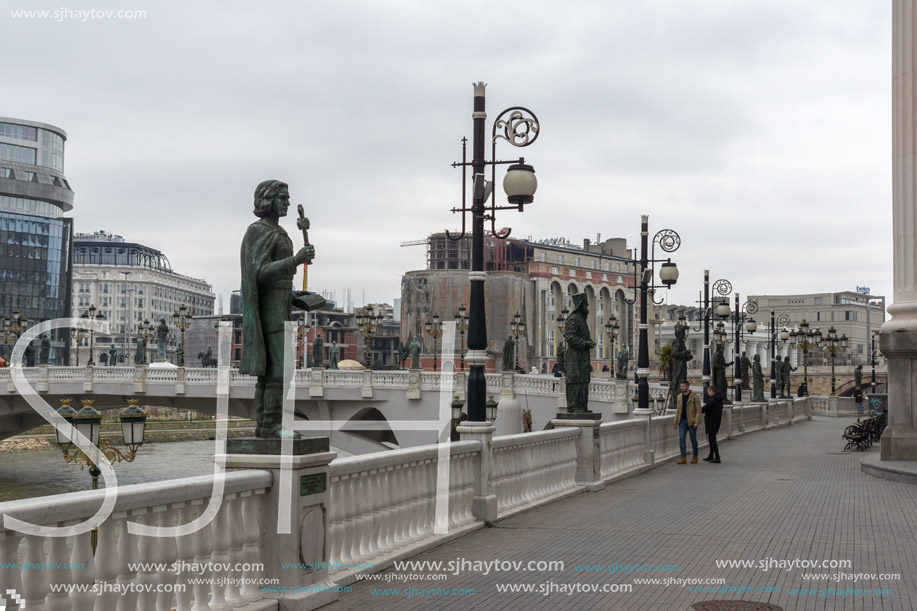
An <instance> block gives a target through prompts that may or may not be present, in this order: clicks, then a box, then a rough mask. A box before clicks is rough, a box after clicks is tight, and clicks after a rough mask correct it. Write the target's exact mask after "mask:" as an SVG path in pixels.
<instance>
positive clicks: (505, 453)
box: [491, 427, 580, 515]
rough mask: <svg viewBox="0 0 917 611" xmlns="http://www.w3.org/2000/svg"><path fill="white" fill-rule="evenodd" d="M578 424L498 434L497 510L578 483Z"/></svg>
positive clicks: (503, 510) (494, 481)
mask: <svg viewBox="0 0 917 611" xmlns="http://www.w3.org/2000/svg"><path fill="white" fill-rule="evenodd" d="M579 435H580V429H578V428H566V427H565V428H558V429H554V430H550V431H539V432H537V433H522V434H520V435H505V436H501V437H494V440H493V461H492V463H491V467H492V473H491V487H492V489H493V491H494V494H496V495H497V514H498V515H499V514H503V513H506V512H507V511H509V510H512V509H516V508H518V507H522V506H524V505H528V504H530V503H534V502H536V501H539V500H541V499H544V498H547V497H550V496H553V495H555V494H558V493H560V492H564V491H566V490H572V489H573V488H575V487H576V441H577V438H578V437H579Z"/></svg>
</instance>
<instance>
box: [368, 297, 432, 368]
mask: <svg viewBox="0 0 917 611" xmlns="http://www.w3.org/2000/svg"><path fill="white" fill-rule="evenodd" d="M437 318H438V317H437ZM381 325H382V312H381V310H380V311H379V312H376V310H375V307H374V306H373V305H372V304H370V305H368V306H366V307H365V308H363V313H362V314H359V315H357V327H359V329H360V333H362V334H363V352H364V353H365V355H366V368H367V369H369V368H370V367H371V366H372V358H371V354H370V352H371V348H372V337H373V335H375V334H376V331H377V330H378V328H379V327H380V326H381Z"/></svg>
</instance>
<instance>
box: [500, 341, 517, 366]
mask: <svg viewBox="0 0 917 611" xmlns="http://www.w3.org/2000/svg"><path fill="white" fill-rule="evenodd" d="M515 368H516V341H515V340H514V339H513V336H512V335H507V336H506V341H505V342H503V371H513V370H514V369H515Z"/></svg>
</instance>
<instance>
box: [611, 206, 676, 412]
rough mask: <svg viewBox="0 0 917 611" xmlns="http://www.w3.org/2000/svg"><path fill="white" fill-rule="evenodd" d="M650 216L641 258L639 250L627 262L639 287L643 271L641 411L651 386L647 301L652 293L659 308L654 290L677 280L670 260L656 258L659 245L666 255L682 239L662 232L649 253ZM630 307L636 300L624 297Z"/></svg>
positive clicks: (643, 218) (642, 233)
mask: <svg viewBox="0 0 917 611" xmlns="http://www.w3.org/2000/svg"><path fill="white" fill-rule="evenodd" d="M649 218H650V217H649V215H646V214H644V215H642V216H641V219H640V259H639V261H638V260H637V252H636V249H635V250H634V253H633V256H634V258H633V260H631V261H628V263H630V264H631V265H633V266H634V284H635V285H636V284H637V269H638V268H639V269H640V280H639V284H640V342H639V346H638V350H637V396H638V405H639V409H640V410H641V411H645V410H649V401H650V394H649V393H650V387H649V381H648V380H647V378H648V377H649V375H650V353H649V336H648V333H647V331H648V328H649V324H648V321H647V309H648V307H649V303H648V298H649V294H650V291H653V303H655V304H657V305H660V304H662V301H656V297H655V289H657V288H662V287H663V286H664V287H665V288H667V289H668V288H671V286H672V285H673V284H675V282H676V281H677V280H678V267H676V266H675V264H674V263H672V260H671V259H668V258H667V259H656V243H657V242H658V243H659V247H660V248H661V249H662V250H664V251H665V252H675V251H676V250H678V247H679V246H681V237H680V236H679V235H678V234H677V233H676V232H675V231H673V230H671V229H662V230H660V231H658V232H656V235H654V236H653V242H652V253H650V250H649V248H650V243H649ZM655 263H661V264H662V265H661V266H660V269H659V280H660V282H661V283H662V284H661V285H657V284H655V269H654V267H653V266H654V264H655ZM624 301H626V302H627V303H628V304H629V305H633V304H634V303H635V302H636V301H637V299H636V296H635V297H634V299H633V300H629V299H627V298H626V297H625V298H624Z"/></svg>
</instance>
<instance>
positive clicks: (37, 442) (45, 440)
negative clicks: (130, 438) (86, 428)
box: [0, 420, 255, 454]
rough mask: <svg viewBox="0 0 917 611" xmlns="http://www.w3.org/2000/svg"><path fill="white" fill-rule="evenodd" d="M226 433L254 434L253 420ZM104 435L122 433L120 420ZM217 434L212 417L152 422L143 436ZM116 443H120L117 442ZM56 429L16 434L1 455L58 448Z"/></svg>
mask: <svg viewBox="0 0 917 611" xmlns="http://www.w3.org/2000/svg"><path fill="white" fill-rule="evenodd" d="M226 425H227V430H226V436H227V437H228V438H230V439H232V438H236V437H251V436H253V435H254V434H255V423H254V422H253V421H251V420H231V421H229V422H227V423H226ZM102 436H103V437H114V438H115V439H116V440H117V439H118V438H119V437H120V436H121V425H120V424H119V423H108V422H106V423H103V425H102ZM215 437H216V422H215V421H213V420H196V421H191V422H187V421H181V422H175V421H171V422H170V421H163V422H157V421H155V420H154V421H149V422H147V430H146V433H145V435H144V445H146V444H154V443H177V442H182V441H206V440H209V439H214V438H215ZM116 445H120V444H119V443H116ZM56 449H58V445H57V443H56V441H55V435H54V432H53V429H52V428H51V427H50V426H40V427H38V428H35V429H32V430H31V431H29V433H28V434H27V435H17V436H16V437H11V438H9V439H6V440H4V441H0V454H21V453H24V452H43V451H48V450H56Z"/></svg>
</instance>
